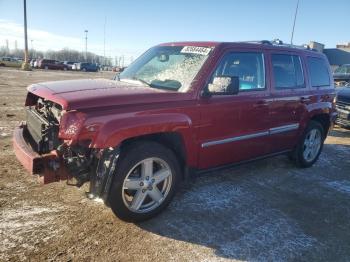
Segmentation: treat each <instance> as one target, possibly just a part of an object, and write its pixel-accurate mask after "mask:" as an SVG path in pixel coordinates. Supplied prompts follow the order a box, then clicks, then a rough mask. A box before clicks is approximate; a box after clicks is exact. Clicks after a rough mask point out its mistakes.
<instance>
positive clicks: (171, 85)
mask: <svg viewBox="0 0 350 262" xmlns="http://www.w3.org/2000/svg"><path fill="white" fill-rule="evenodd" d="M211 50H212V49H211V48H208V47H195V46H156V47H153V48H151V49H150V50H148V51H147V52H146V53H145V54H143V55H142V56H141V57H140V58H138V59H137V60H136V61H135V62H134V63H132V64H131V65H130V66H129V67H128V68H126V69H125V71H124V72H122V73H121V74H120V77H119V78H120V80H121V81H123V80H137V81H139V82H140V83H142V84H146V85H148V86H150V87H153V88H160V89H167V90H172V91H179V92H186V91H187V90H188V89H189V88H190V85H191V82H192V81H193V79H194V77H195V76H196V75H197V73H198V71H199V70H200V68H201V67H202V65H203V64H204V62H205V60H206V59H207V57H208V55H209V53H210V51H211Z"/></svg>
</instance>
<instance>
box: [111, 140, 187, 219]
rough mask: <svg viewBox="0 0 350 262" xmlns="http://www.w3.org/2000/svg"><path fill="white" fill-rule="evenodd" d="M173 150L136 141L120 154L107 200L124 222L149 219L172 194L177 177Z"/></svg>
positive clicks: (177, 164) (178, 167) (154, 143)
mask: <svg viewBox="0 0 350 262" xmlns="http://www.w3.org/2000/svg"><path fill="white" fill-rule="evenodd" d="M180 172H181V171H180V166H179V163H178V161H177V159H176V157H175V155H174V153H173V152H172V151H171V150H170V149H168V148H166V147H164V146H163V145H161V144H159V143H156V142H150V141H144V142H137V143H135V144H133V145H131V146H129V147H127V148H125V149H124V150H123V152H122V153H121V155H120V157H119V160H118V163H117V167H116V172H115V174H114V179H113V182H112V186H111V190H110V194H109V197H108V203H109V205H110V206H111V208H112V210H113V212H114V214H115V215H116V216H117V217H119V218H120V219H122V220H124V221H127V222H140V221H144V220H147V219H150V218H152V217H154V216H156V215H157V214H158V213H160V212H161V211H162V210H164V209H165V208H166V207H167V206H168V204H169V203H170V201H171V200H172V198H173V197H174V195H175V193H176V191H177V186H178V184H179V179H180V177H181V173H180Z"/></svg>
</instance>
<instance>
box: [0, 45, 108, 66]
mask: <svg viewBox="0 0 350 262" xmlns="http://www.w3.org/2000/svg"><path fill="white" fill-rule="evenodd" d="M28 51H29V57H30V59H38V58H47V59H54V60H58V61H73V62H90V63H98V64H101V65H107V66H111V65H112V59H111V58H107V57H106V58H104V57H103V56H100V55H96V54H94V53H91V52H87V54H86V59H85V52H79V51H77V50H73V49H69V48H63V49H62V50H59V51H54V50H48V51H46V52H43V51H38V50H35V49H29V50H28ZM2 56H11V57H16V58H22V59H23V58H24V51H23V49H14V50H9V49H8V48H6V47H1V48H0V57H2Z"/></svg>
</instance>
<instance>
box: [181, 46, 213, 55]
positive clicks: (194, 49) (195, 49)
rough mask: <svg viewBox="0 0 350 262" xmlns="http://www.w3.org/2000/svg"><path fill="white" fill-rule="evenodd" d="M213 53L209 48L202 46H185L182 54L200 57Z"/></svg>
mask: <svg viewBox="0 0 350 262" xmlns="http://www.w3.org/2000/svg"><path fill="white" fill-rule="evenodd" d="M210 51H211V48H209V47H202V46H184V47H183V48H182V50H181V53H185V54H198V55H208V54H209V53H210Z"/></svg>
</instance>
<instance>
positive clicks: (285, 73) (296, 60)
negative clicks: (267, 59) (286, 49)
mask: <svg viewBox="0 0 350 262" xmlns="http://www.w3.org/2000/svg"><path fill="white" fill-rule="evenodd" d="M272 67H273V75H274V79H275V87H276V89H289V88H301V87H305V85H304V75H303V69H302V65H301V60H300V57H299V56H297V55H287V54H273V55H272Z"/></svg>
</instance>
